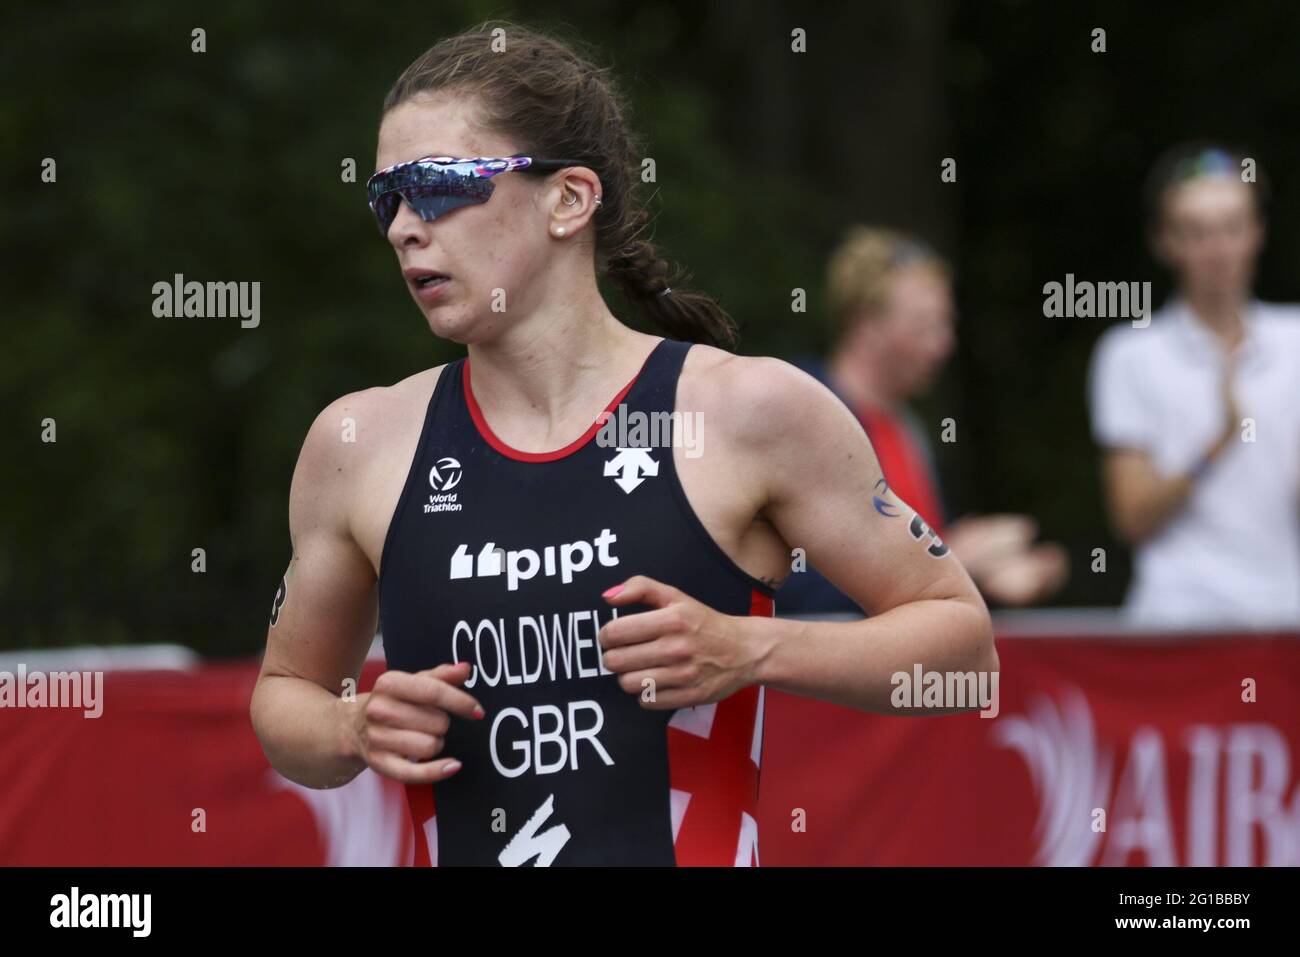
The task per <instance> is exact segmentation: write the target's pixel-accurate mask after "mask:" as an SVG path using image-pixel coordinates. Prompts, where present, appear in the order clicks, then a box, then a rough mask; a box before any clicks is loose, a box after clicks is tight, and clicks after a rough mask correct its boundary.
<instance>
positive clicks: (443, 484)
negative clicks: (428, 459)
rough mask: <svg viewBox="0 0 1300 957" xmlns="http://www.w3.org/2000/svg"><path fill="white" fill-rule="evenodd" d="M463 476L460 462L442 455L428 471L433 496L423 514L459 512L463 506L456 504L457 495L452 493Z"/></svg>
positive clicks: (430, 497) (425, 506)
mask: <svg viewBox="0 0 1300 957" xmlns="http://www.w3.org/2000/svg"><path fill="white" fill-rule="evenodd" d="M463 475H464V472H463V470H462V469H461V467H460V461H459V460H458V459H454V458H452V457H451V456H450V455H444V456H443V457H442V458H440V459H438V461H437V462H436V463H434V466H433V468H431V469H429V485H430V486H431V487H432V488H433V491H434V494H432V495H430V496H429V501H428V502H426V503H425V505H424V514H425V515H428V514H430V513H432V512H459V511H460V510H461V509H462V508H463V507H464V506H463V505H461V503H460V502H458V501H457V500H456V499H457V493H456V492H453V491H452V489H454V488H455V487H456V486H457V485H459V484H460V480H461V478H462V476H463Z"/></svg>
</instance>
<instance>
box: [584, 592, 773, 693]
mask: <svg viewBox="0 0 1300 957" xmlns="http://www.w3.org/2000/svg"><path fill="white" fill-rule="evenodd" d="M615 587H618V586H615ZM605 600H606V601H607V602H609V603H610V604H611V605H613V606H615V607H623V606H625V605H638V604H640V605H650V606H652V610H651V611H643V612H637V613H635V614H631V615H620V616H619V617H618V618H615V619H614V620H613V621H611V622H608V623H607V624H606V625H605V626H604V627H603V628H601V629H600V635H599V641H600V647H601V649H602V650H603V652H604V662H605V667H606V668H607V669H609V670H610V671H613V672H616V673H617V674H618V684H619V687H621V688H622V689H623V690H624V691H626V692H628V693H629V694H637V695H640V696H641V706H642V707H643V708H648V709H651V710H671V709H676V708H689V707H692V706H694V705H698V704H708V703H709V702H712V701H721V700H722V699H723V698H725V697H727V696H728V695H730V694H731V693H732V692H734V691H737V690H739V689H741V688H744V687H746V686H748V685H751V684H754V683H755V680H756V679H755V674H756V669H757V665H758V662H759V660H760V659H761V657H762V653H763V647H762V646H763V643H762V642H759V641H755V640H753V638H751V637H750V636H748V635H746V634H744V630H743V627H742V626H743V623H744V622H745V621H746V620H747V619H745V618H739V617H736V616H733V615H724V614H722V613H721V612H718V611H714V610H713V609H712V608H710V607H709V606H708V605H705V604H703V603H701V602H698V601H696V600H695V599H694V598H692V597H691V596H690V595H687V594H686V593H684V592H682V591H680V590H679V589H676V588H673V587H672V586H671V585H665V584H664V583H663V582H660V581H656V580H655V579H653V578H647V577H646V576H644V575H634V576H633V577H632V578H629V579H628V580H627V581H626V582H624V583H623V585H622V587H621V588H620V589H619V590H618V591H617V592H615V591H614V589H610V590H609V591H608V592H606V593H605Z"/></svg>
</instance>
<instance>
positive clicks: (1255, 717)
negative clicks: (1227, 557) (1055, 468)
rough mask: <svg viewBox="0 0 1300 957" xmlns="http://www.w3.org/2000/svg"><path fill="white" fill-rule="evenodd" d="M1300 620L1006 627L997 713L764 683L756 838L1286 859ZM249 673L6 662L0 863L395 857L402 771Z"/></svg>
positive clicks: (323, 861) (1064, 853)
mask: <svg viewBox="0 0 1300 957" xmlns="http://www.w3.org/2000/svg"><path fill="white" fill-rule="evenodd" d="M1298 639H1300V636H1271V637H1264V636H1250V637H1226V636H1225V637H1196V638H1190V637H1189V638H1151V637H1144V638H1123V639H1084V638H1022V637H1016V638H1003V639H1001V640H999V642H998V650H999V654H1000V655H1001V659H1002V676H1001V680H1000V682H999V689H998V690H999V695H998V701H997V711H998V713H997V716H996V717H992V718H982V717H980V716H979V715H978V714H961V715H952V716H947V717H935V718H916V717H886V716H880V715H869V714H864V713H860V712H855V711H852V710H849V709H846V708H841V707H837V706H834V705H827V704H824V703H820V702H813V701H808V700H805V699H799V698H794V697H792V696H789V695H784V694H781V693H779V692H773V691H768V692H767V694H766V706H765V721H764V743H763V755H762V772H761V782H760V792H761V793H760V806H759V833H760V838H759V861H760V863H761V864H762V865H764V866H772V865H777V866H781V865H815V866H823V865H1103V866H1104V865H1122V864H1129V865H1203V866H1208V865H1297V864H1300V788H1297V772H1296V759H1297V756H1300V640H1298ZM381 670H382V668H381V665H380V663H378V662H371V663H369V664H368V665H367V668H366V671H365V674H364V676H363V681H362V688H363V689H365V688H367V687H369V685H370V683H372V682H373V681H374V678H375V677H376V676H377V675H378V674H379V672H380V671H381ZM256 676H257V663H256V662H241V663H236V664H222V665H205V666H202V667H199V668H195V669H191V670H187V671H178V672H172V671H153V672H146V671H140V672H114V671H110V672H107V673H105V674H104V675H103V678H102V689H101V691H100V692H99V699H100V700H99V701H98V702H97V705H96V707H95V708H90V707H72V706H69V702H68V700H67V697H68V694H69V689H68V688H67V687H65V688H63V691H62V696H63V699H62V700H60V697H59V695H56V694H54V689H53V684H54V682H51V683H50V687H47V688H45V689H44V691H43V693H42V695H41V696H40V697H39V698H37V699H35V700H34V699H33V696H32V694H31V693H30V689H31V687H32V682H33V679H32V677H31V676H30V675H29V676H27V679H26V687H27V689H28V693H27V694H26V696H25V698H24V700H23V701H22V705H23V706H21V707H19V706H18V704H19V702H18V701H17V700H16V699H15V698H13V696H12V693H13V692H14V691H15V690H16V675H12V673H11V677H10V678H9V679H7V685H6V679H5V676H4V675H3V674H0V768H3V769H4V778H3V785H0V865H83V866H84V865H90V866H100V865H304V864H305V865H361V864H379V865H401V864H408V863H410V861H411V859H412V854H413V841H412V833H411V824H410V818H409V813H408V810H407V806H406V800H405V796H404V793H403V789H402V788H401V787H400V786H399V785H397V784H395V783H394V782H392V781H388V780H387V779H384V778H381V777H379V776H378V775H376V774H374V773H372V772H370V771H366V772H363V773H362V774H361V775H359V776H358V777H357V778H356V779H355V780H354V781H353V782H351V783H350V784H348V785H347V786H345V787H342V788H336V789H332V790H324V791H322V790H311V789H308V788H303V787H300V786H298V785H296V784H293V783H291V782H289V781H287V780H285V779H284V778H283V777H281V776H280V775H279V774H277V773H276V772H275V771H274V770H272V769H271V768H270V766H269V765H268V764H267V761H266V758H265V757H264V755H263V754H262V750H261V747H260V745H259V744H258V741H257V739H256V737H255V736H254V734H253V730H252V727H251V725H250V723H249V718H248V702H249V698H250V696H251V694H252V689H253V682H254V681H255V679H256ZM6 687H7V688H8V693H9V697H6ZM56 704H57V705H60V706H58V707H52V706H51V705H56ZM81 704H83V705H84V704H86V702H81ZM95 710H98V711H99V716H98V717H90V716H88V715H89V714H93V713H94V711H95Z"/></svg>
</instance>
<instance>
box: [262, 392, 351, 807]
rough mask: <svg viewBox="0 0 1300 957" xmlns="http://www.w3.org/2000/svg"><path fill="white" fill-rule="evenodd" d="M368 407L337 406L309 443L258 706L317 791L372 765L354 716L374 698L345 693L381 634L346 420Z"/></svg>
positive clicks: (268, 730)
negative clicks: (361, 748)
mask: <svg viewBox="0 0 1300 957" xmlns="http://www.w3.org/2000/svg"><path fill="white" fill-rule="evenodd" d="M364 402H365V398H364V394H361V395H360V396H349V397H345V398H343V399H340V400H338V401H337V402H335V403H333V404H332V405H331V406H329V407H328V408H326V409H325V411H324V412H322V413H321V414H320V416H319V417H318V418H317V419H316V422H315V423H314V424H313V425H312V427H311V430H310V431H309V432H308V434H307V440H306V442H304V444H303V448H302V453H301V455H300V456H299V459H298V466H297V468H296V469H295V470H294V476H293V483H292V485H291V487H290V492H289V535H290V539H291V540H292V542H293V558H292V560H291V561H290V563H289V569H288V571H287V572H286V573H285V580H284V589H285V593H284V596H283V601H282V603H281V604H280V605H279V608H278V612H274V613H273V619H272V620H273V624H272V625H271V627H269V628H268V629H267V637H266V655H265V657H264V659H263V661H262V671H261V674H260V675H259V676H258V680H257V685H256V687H255V689H254V691H253V699H252V703H251V706H250V714H251V717H252V721H253V728H254V730H255V731H256V733H257V736H258V739H259V740H260V741H261V743H262V749H263V750H264V751H265V752H266V756H267V759H268V760H269V761H270V762H271V765H272V766H273V767H274V768H275V769H276V770H277V771H279V772H280V773H281V774H283V775H284V776H285V777H287V778H289V779H290V780H292V781H296V782H297V783H299V784H302V785H305V786H307V787H313V788H328V787H338V786H339V785H342V784H346V783H347V782H348V781H350V780H351V779H352V778H354V777H355V776H356V775H357V774H358V773H359V772H360V771H361V770H362V768H364V767H365V762H364V761H363V760H362V758H361V757H360V756H359V754H358V753H357V752H356V749H355V746H354V743H353V741H352V740H351V737H350V733H349V727H350V724H349V721H348V717H349V712H350V711H351V710H352V709H355V708H358V707H362V706H364V703H365V699H366V698H367V696H366V695H356V696H355V701H348V700H346V699H344V698H343V697H342V695H343V693H344V690H345V689H344V681H345V679H349V678H351V679H353V680H354V681H355V680H356V679H357V677H358V676H359V674H360V671H361V666H362V664H363V663H364V661H365V657H366V652H367V651H368V650H369V648H370V644H371V641H372V640H373V638H374V634H375V624H376V614H377V604H376V597H375V574H374V569H373V568H372V567H371V564H370V562H369V560H368V559H367V558H366V556H365V555H364V553H363V552H362V551H361V549H360V548H359V547H358V546H357V543H356V541H355V539H354V537H353V535H352V532H351V530H350V527H349V517H350V515H351V499H352V497H353V494H354V490H355V489H356V488H357V477H358V472H359V469H360V460H359V453H358V447H359V446H358V444H356V443H345V442H343V441H342V433H341V422H342V419H343V418H344V417H345V416H347V415H348V414H350V413H351V414H353V415H355V414H356V412H355V409H356V406H357V405H358V404H359V403H362V404H363V403H364ZM352 687H353V690H354V691H355V684H354V685H353V686H352Z"/></svg>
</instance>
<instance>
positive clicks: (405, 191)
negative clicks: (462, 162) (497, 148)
mask: <svg viewBox="0 0 1300 957" xmlns="http://www.w3.org/2000/svg"><path fill="white" fill-rule="evenodd" d="M369 192H370V197H371V199H370V203H371V206H372V208H373V209H374V211H375V217H376V218H377V219H378V220H379V230H380V232H382V233H383V234H384V235H385V236H386V235H388V229H389V227H390V226H392V225H393V220H394V219H396V218H397V211H398V205H399V203H400V202H401V201H402V200H405V201H406V204H407V205H408V206H410V207H411V208H412V209H413V210H415V212H416V213H417V214H418V215H419V217H420V218H421V219H422V220H424V221H425V222H426V223H429V222H433V221H434V220H435V219H437V218H438V217H439V216H443V215H446V214H447V213H449V212H451V211H452V210H454V209H460V208H461V207H462V206H472V205H475V204H478V203H486V202H487V201H488V198H489V197H490V196H491V195H492V182H491V181H490V180H489V179H488V178H487V177H485V176H481V175H478V174H477V173H475V172H474V171H473V169H471V168H466V167H446V166H438V165H434V164H431V163H411V164H408V165H405V166H399V167H397V168H396V169H393V170H390V171H389V172H387V173H385V174H384V175H383V176H381V177H378V178H372V179H371V181H370V184H369Z"/></svg>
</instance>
